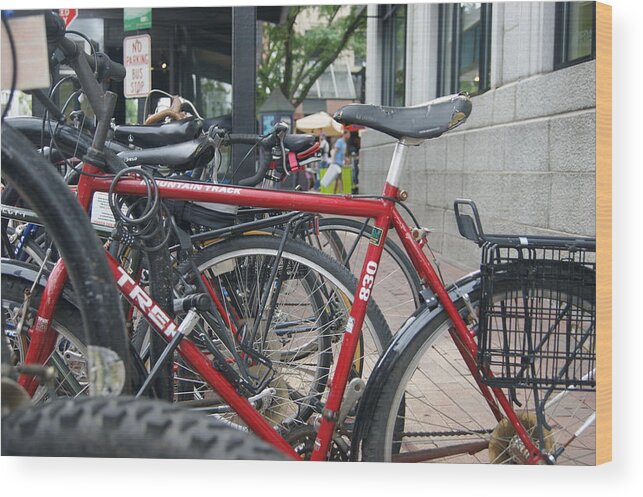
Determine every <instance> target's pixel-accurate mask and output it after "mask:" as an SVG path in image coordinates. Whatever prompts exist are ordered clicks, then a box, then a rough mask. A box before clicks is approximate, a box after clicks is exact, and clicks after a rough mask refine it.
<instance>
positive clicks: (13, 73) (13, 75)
mask: <svg viewBox="0 0 643 497" xmlns="http://www.w3.org/2000/svg"><path fill="white" fill-rule="evenodd" d="M2 25H3V26H4V28H5V30H6V32H7V39H8V40H9V48H10V49H11V64H12V71H11V89H10V90H9V98H8V99H7V103H6V105H5V108H4V110H3V111H2V121H4V118H5V117H7V114H8V113H9V109H10V108H11V103H12V102H13V94H14V93H15V91H16V85H17V84H18V55H17V53H16V45H15V43H14V39H13V33H12V32H11V28H10V27H9V21H7V15H6V14H5V12H2Z"/></svg>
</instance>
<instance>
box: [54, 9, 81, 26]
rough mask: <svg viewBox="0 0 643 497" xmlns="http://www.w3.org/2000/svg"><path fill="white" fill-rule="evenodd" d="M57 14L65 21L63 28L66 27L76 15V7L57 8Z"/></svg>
mask: <svg viewBox="0 0 643 497" xmlns="http://www.w3.org/2000/svg"><path fill="white" fill-rule="evenodd" d="M58 15H59V16H60V17H61V19H62V20H63V21H65V28H68V27H69V25H70V24H71V23H72V21H73V20H74V19H76V18H77V17H78V9H58Z"/></svg>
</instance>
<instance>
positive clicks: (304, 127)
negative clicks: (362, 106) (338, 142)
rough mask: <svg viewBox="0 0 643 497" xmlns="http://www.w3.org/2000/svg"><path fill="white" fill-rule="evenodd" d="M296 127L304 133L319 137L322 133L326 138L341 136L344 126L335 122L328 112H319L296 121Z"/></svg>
mask: <svg viewBox="0 0 643 497" xmlns="http://www.w3.org/2000/svg"><path fill="white" fill-rule="evenodd" d="M295 127H296V128H297V130H299V131H303V132H304V133H311V134H314V135H319V133H321V132H322V131H323V132H324V133H325V134H326V136H340V135H341V134H342V125H341V124H339V123H338V122H337V121H335V120H334V119H333V118H332V117H330V115H329V114H328V113H327V112H317V113H316V114H311V115H310V116H306V117H302V118H301V119H297V121H295Z"/></svg>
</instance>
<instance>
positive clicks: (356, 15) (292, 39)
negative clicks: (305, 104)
mask: <svg viewBox="0 0 643 497" xmlns="http://www.w3.org/2000/svg"><path fill="white" fill-rule="evenodd" d="M340 9H344V10H342V11H341V12H340ZM305 14H308V15H310V16H311V17H312V18H313V19H316V20H317V22H318V24H317V25H315V26H313V27H311V28H310V29H307V30H306V31H305V32H299V31H298V30H297V29H295V26H296V23H297V20H298V19H301V18H302V17H304V15H305ZM365 16H366V8H365V6H362V5H352V6H350V7H343V6H341V5H323V6H299V7H290V8H289V10H288V15H287V17H286V20H285V22H283V23H282V24H279V25H271V24H265V25H264V52H263V54H262V60H261V64H260V66H259V69H258V71H257V79H258V97H259V100H260V102H259V105H260V104H261V103H262V102H263V101H264V100H265V99H266V97H267V96H268V94H269V93H270V92H271V91H272V90H274V89H275V88H279V89H281V91H282V93H283V94H284V95H285V96H286V98H287V99H288V100H290V101H291V102H292V104H293V105H294V106H295V107H296V106H297V105H299V104H300V103H301V102H302V101H303V100H304V98H305V97H306V95H307V94H308V91H309V90H310V88H311V87H312V85H313V84H314V83H315V81H316V80H317V79H318V78H319V77H320V76H321V75H322V74H323V73H324V71H325V70H326V69H327V68H328V66H329V65H330V64H332V63H333V61H335V59H336V58H337V57H338V55H339V54H340V53H341V51H342V50H344V49H345V48H351V49H353V50H354V51H355V52H356V54H357V55H362V54H363V53H364V52H365V49H366V46H365V36H364V31H365V27H366V17H365ZM356 34H357V35H361V36H356Z"/></svg>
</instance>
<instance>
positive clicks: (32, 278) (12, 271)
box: [0, 257, 78, 307]
mask: <svg viewBox="0 0 643 497" xmlns="http://www.w3.org/2000/svg"><path fill="white" fill-rule="evenodd" d="M0 268H1V270H0V274H2V276H3V277H4V276H14V277H15V278H20V279H23V280H26V281H28V282H29V283H31V284H32V285H33V284H34V283H35V282H36V278H38V272H39V270H40V268H39V267H38V266H36V265H34V264H29V263H28V262H23V261H17V260H15V259H7V258H4V257H3V258H2V262H1V264H0ZM47 274H48V272H47V271H43V274H41V275H40V279H39V280H38V285H39V286H41V287H42V288H44V287H45V285H46V284H47ZM62 297H63V298H64V299H65V300H67V301H68V302H69V303H70V304H73V305H74V307H78V305H77V300H76V295H75V294H74V290H73V288H72V287H71V284H70V283H69V281H67V282H66V283H65V286H64V288H63V295H62Z"/></svg>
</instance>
